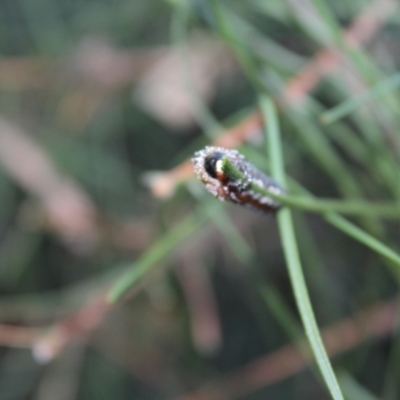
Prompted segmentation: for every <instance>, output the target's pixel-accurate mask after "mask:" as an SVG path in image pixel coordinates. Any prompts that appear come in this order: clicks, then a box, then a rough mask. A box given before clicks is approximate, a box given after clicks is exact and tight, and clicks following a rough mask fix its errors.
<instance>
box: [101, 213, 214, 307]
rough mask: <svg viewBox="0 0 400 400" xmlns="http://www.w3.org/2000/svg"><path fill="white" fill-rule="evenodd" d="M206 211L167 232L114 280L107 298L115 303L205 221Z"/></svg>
mask: <svg viewBox="0 0 400 400" xmlns="http://www.w3.org/2000/svg"><path fill="white" fill-rule="evenodd" d="M208 212H209V210H208V211H207V212H204V210H203V212H201V213H199V215H194V216H190V217H188V218H187V219H185V220H184V221H183V222H181V223H180V224H178V225H177V226H175V227H174V228H172V229H171V230H170V231H169V232H167V233H166V234H165V235H164V236H163V237H162V238H161V239H160V240H159V241H158V242H156V243H155V244H154V245H153V246H152V247H151V249H150V250H149V251H147V252H146V253H145V254H144V255H143V256H142V257H140V258H139V260H138V261H136V262H135V263H134V264H133V265H132V266H131V267H130V268H128V270H127V271H126V272H125V273H123V274H122V276H121V277H120V278H119V279H118V280H117V281H116V282H115V284H114V285H113V286H112V287H111V289H110V290H109V292H108V294H107V298H108V300H109V301H110V302H111V303H115V302H117V301H118V300H119V299H121V298H122V297H123V296H124V295H125V294H126V293H127V292H128V291H129V290H131V289H132V288H133V287H134V286H135V285H136V284H137V283H138V282H139V280H140V279H142V278H143V277H144V276H145V275H146V274H147V273H148V272H150V271H151V269H152V268H153V267H154V266H155V265H157V263H159V262H161V261H162V260H163V259H165V258H166V257H167V256H168V255H169V254H170V253H171V252H172V251H173V250H174V249H175V247H176V246H177V245H178V244H179V243H181V242H182V241H183V240H184V239H185V238H186V237H188V236H189V235H190V234H192V233H193V232H194V231H196V229H198V228H199V227H200V225H201V224H202V223H203V222H205V220H206V215H207V213H208Z"/></svg>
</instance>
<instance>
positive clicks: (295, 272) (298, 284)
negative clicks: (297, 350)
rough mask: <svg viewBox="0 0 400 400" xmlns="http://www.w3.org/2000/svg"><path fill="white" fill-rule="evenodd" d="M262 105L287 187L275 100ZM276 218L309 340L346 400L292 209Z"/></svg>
mask: <svg viewBox="0 0 400 400" xmlns="http://www.w3.org/2000/svg"><path fill="white" fill-rule="evenodd" d="M260 104H261V110H262V113H263V115H264V117H265V118H266V121H267V129H266V131H268V134H267V141H268V146H269V156H270V162H271V171H272V175H273V177H274V178H275V179H276V180H277V181H278V182H280V183H281V184H282V185H283V186H285V181H286V179H285V173H284V167H283V165H284V164H283V153H282V149H281V142H280V136H279V127H278V120H277V117H276V111H275V108H274V105H273V103H272V101H271V100H269V99H268V98H266V97H261V99H260ZM277 218H278V225H279V230H280V234H281V239H282V245H283V250H284V254H285V258H286V263H287V266H288V270H289V275H290V280H291V283H292V288H293V291H294V296H295V299H296V304H297V307H298V309H299V313H300V317H301V320H302V323H303V325H304V328H305V331H306V335H307V338H308V340H309V343H310V346H311V349H312V351H313V353H314V356H315V359H316V361H317V364H318V367H319V369H320V371H321V374H322V376H323V378H324V381H325V383H326V385H327V387H328V389H329V391H330V393H331V395H332V398H333V399H335V400H343V395H342V392H341V389H340V387H339V384H338V381H337V379H336V376H335V373H334V371H333V368H332V366H331V363H330V361H329V358H328V355H327V353H326V350H325V347H324V345H323V342H322V339H321V335H320V333H319V329H318V326H317V323H316V320H315V316H314V312H313V309H312V306H311V301H310V297H309V295H308V290H307V286H306V282H305V279H304V275H303V271H302V267H301V262H300V256H299V251H298V248H297V241H296V235H295V231H294V226H293V220H292V215H291V212H290V210H289V209H288V208H284V209H282V210H281V211H280V212H279V213H278V215H277Z"/></svg>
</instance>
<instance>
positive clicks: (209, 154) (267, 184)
mask: <svg viewBox="0 0 400 400" xmlns="http://www.w3.org/2000/svg"><path fill="white" fill-rule="evenodd" d="M192 162H193V165H194V171H195V172H196V174H197V176H198V177H199V179H200V180H201V181H202V182H203V183H204V185H205V187H206V189H207V190H208V191H209V192H210V193H211V194H212V195H213V196H215V197H217V198H218V199H220V200H226V201H230V202H232V203H236V204H240V205H243V206H245V207H248V208H251V209H255V210H260V211H262V212H265V213H271V212H275V211H277V210H278V209H279V208H280V203H278V202H277V201H275V200H273V199H272V198H271V197H269V196H266V195H262V194H260V193H258V192H256V191H254V190H253V187H254V185H255V186H258V187H260V188H264V189H267V190H269V191H273V192H274V193H277V194H284V190H283V189H282V188H281V187H280V186H279V185H278V184H277V183H276V182H275V181H274V180H273V179H272V178H270V177H269V176H267V175H265V174H264V173H262V172H261V171H259V170H258V169H257V168H255V167H254V166H253V165H251V164H250V163H248V162H246V161H245V159H244V156H243V155H241V154H240V153H239V152H238V151H237V150H230V149H224V148H222V147H213V146H207V147H206V148H205V149H203V150H200V151H198V152H196V153H195V154H194V157H193V158H192ZM228 163H230V164H231V165H232V166H233V167H234V168H235V169H236V171H237V173H236V174H235V173H234V172H232V170H231V169H230V168H228Z"/></svg>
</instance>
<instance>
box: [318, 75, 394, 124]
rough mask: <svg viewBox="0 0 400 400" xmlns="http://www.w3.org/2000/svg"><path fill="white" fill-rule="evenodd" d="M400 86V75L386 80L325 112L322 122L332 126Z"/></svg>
mask: <svg viewBox="0 0 400 400" xmlns="http://www.w3.org/2000/svg"><path fill="white" fill-rule="evenodd" d="M399 86H400V73H397V74H395V75H393V76H391V77H390V78H388V79H385V80H384V81H383V82H380V83H378V84H377V85H375V86H374V87H373V88H371V89H370V90H368V91H367V92H366V93H363V94H360V95H359V96H355V97H352V98H350V99H348V100H345V101H344V102H342V103H340V104H338V105H337V106H335V107H333V108H331V109H330V110H328V111H325V112H324V113H322V114H321V116H320V118H321V122H323V123H324V124H331V123H333V122H335V121H337V120H339V119H341V118H343V117H345V116H346V115H349V114H350V113H352V112H354V111H355V110H357V109H358V108H359V107H361V106H362V105H364V104H365V103H367V102H368V101H371V100H375V99H378V98H379V97H381V96H383V95H385V94H386V93H389V92H391V91H393V90H395V89H396V88H397V87H399Z"/></svg>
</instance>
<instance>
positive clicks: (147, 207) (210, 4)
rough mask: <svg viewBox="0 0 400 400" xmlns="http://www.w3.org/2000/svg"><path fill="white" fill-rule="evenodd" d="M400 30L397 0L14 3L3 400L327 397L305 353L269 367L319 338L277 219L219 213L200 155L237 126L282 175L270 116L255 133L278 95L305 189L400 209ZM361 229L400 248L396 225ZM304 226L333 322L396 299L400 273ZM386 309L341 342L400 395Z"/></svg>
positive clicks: (324, 226)
mask: <svg viewBox="0 0 400 400" xmlns="http://www.w3.org/2000/svg"><path fill="white" fill-rule="evenodd" d="M368 10H370V11H368ZM368 12H369V13H368ZM367 17H368V18H367ZM363 18H364V19H363ZM354 21H356V23H355V22H354ZM357 21H358V22H357ZM399 21H400V19H399V9H398V7H397V2H396V1H391V0H370V1H366V0H358V1H353V0H352V1H350V0H349V1H333V0H305V1H300V0H287V1H281V0H269V1H264V0H249V1H241V0H238V1H219V0H195V1H184V0H181V1H169V2H162V1H156V0H79V1H77V0H73V1H71V0H70V1H67V0H5V1H2V2H0V55H1V57H0V204H1V207H0V295H1V297H0V345H1V346H2V347H1V350H0V398H1V399H2V400H3V399H4V400H8V399H10V400H11V399H15V400H20V399H38V400H46V399H79V400H89V399H90V400H91V399H100V398H101V399H104V400H107V399H120V400H123V399H132V398H137V399H164V398H178V397H179V396H183V395H184V394H186V393H191V392H192V391H193V390H195V389H197V388H199V387H200V388H202V389H201V391H200V392H199V393H198V395H199V397H198V398H199V399H200V398H201V399H203V398H204V399H206V398H207V399H210V398H212V399H223V398H224V399H228V398H229V399H231V398H245V399H258V398H260V399H262V398H274V399H287V398H307V399H322V398H329V394H328V393H327V392H326V389H325V386H324V384H323V380H322V378H321V377H320V376H319V374H318V372H317V370H316V368H314V367H313V362H312V361H309V362H308V364H311V367H308V366H305V365H304V361H303V362H302V361H300V362H299V363H300V364H297V362H298V361H297V360H298V353H296V350H295V346H293V347H289V348H287V349H286V350H285V348H284V350H283V352H282V353H279V354H280V355H279V357H280V358H279V357H278V356H277V358H276V359H274V358H268V356H269V355H270V354H272V353H273V352H274V351H276V350H278V349H281V348H282V347H283V346H285V345H290V344H293V343H297V341H298V340H300V339H301V338H302V337H303V333H302V327H301V324H300V322H299V318H298V314H297V308H296V301H295V299H294V298H293V295H292V289H291V286H290V280H289V277H288V273H287V270H286V267H285V261H284V256H283V253H282V249H281V243H280V240H279V235H278V231H277V226H276V221H275V217H274V216H273V215H271V216H264V215H257V214H255V213H253V212H252V211H249V210H247V209H242V208H240V207H237V206H234V205H231V204H224V205H223V206H221V205H220V204H218V203H217V201H216V200H215V199H212V198H211V197H210V196H209V195H208V194H207V193H205V190H204V188H203V187H202V186H201V184H200V183H199V182H197V181H195V180H194V179H193V177H192V175H191V167H190V166H188V167H186V169H185V166H184V164H183V163H184V162H185V160H187V159H188V158H190V157H191V156H192V154H193V152H194V151H196V150H199V149H200V148H202V147H203V146H204V145H206V144H208V143H211V142H212V141H213V140H215V139H216V138H218V137H220V136H221V135H223V133H224V128H227V127H231V128H232V127H233V128H235V127H236V129H237V130H242V131H246V129H248V130H249V131H251V132H250V133H254V134H251V135H250V134H249V135H247V136H251V137H250V138H249V140H246V141H243V140H239V141H238V142H235V147H240V148H241V151H242V152H243V153H244V154H245V155H246V157H247V159H248V160H250V161H251V162H252V163H253V164H255V165H257V166H258V167H259V168H260V169H263V170H268V165H269V164H268V160H267V156H266V154H267V152H266V150H265V146H264V144H263V140H262V135H261V134H260V131H261V127H260V119H259V118H258V119H257V115H255V118H254V119H252V120H251V121H252V122H251V124H253V125H254V121H256V122H257V121H258V122H257V123H256V125H257V126H256V128H254V126H253V125H251V124H249V127H248V128H246V126H245V125H243V121H246V118H249V117H248V116H249V115H250V116H251V115H253V114H254V113H255V112H257V111H256V110H257V101H258V97H259V94H260V93H264V94H265V93H266V94H268V95H270V96H272V97H274V98H275V99H276V100H277V102H278V105H279V115H278V116H279V119H280V124H281V132H282V133H281V135H282V141H283V146H284V149H283V154H284V157H285V163H286V168H287V173H288V175H289V176H290V177H292V178H293V179H295V180H297V181H298V182H299V183H301V185H303V186H304V187H306V188H307V189H308V190H309V191H310V192H312V193H313V194H314V195H315V196H318V197H335V198H338V199H342V200H343V201H347V200H354V199H361V200H368V201H371V202H374V201H380V200H386V201H392V202H393V203H396V202H397V203H398V202H399V199H400V169H399V165H400V163H399V152H400V139H399V133H398V126H399V116H400V97H399V95H398V86H399V85H398V81H399V79H398V78H396V77H394V78H395V79H394V78H393V76H394V75H395V74H396V72H397V71H398V68H399V65H400V52H399V50H398V49H399V46H398V41H399V40H400V30H399ZM357 23H358V24H359V25H357ZM352 26H353V28H354V29H353V30H352V31H351V28H350V31H349V30H347V31H346V29H349V27H352ZM356 28H358V29H356ZM344 32H347V33H344ZM310 64H311V67H310ZM307 66H308V67H307ZM312 66H314V67H312ZM304 68H305V69H306V71H308V72H306V73H303V75H302V74H301V71H304ZM307 68H309V69H308V70H307ZM288 88H290V90H288ZM354 99H355V100H354ZM346 101H348V102H346ZM342 103H343V104H342ZM338 104H342V105H341V108H339V112H338V113H337V112H336V111H335V110H337V109H335V108H334V107H335V106H337V105H338ZM330 109H333V111H332V112H329V110H330ZM249 121H250V120H249ZM241 124H242V125H243V126H244V127H243V126H242V125H241ZM250 125H251V126H250ZM253 131H254V132H253ZM230 133H231V134H232V133H233V134H235V131H234V129H233V130H232V131H230ZM236 133H237V132H236ZM242 133H243V132H242ZM244 133H246V132H244ZM239 136H240V135H239ZM242 136H246V135H245V134H244V135H242ZM230 137H232V135H231V136H230ZM178 165H181V167H180V168H181V169H179V170H178V171H179V173H178V174H176V171H177V170H175V175H174V174H173V173H172V174H170V175H162V174H161V175H160V174H159V173H158V172H157V171H167V170H170V169H172V168H174V167H176V166H178ZM182 165H183V167H182ZM180 173H181V175H179V174H180ZM175 184H176V185H175ZM295 187H296V185H295V184H293V185H292V186H291V188H292V189H293V188H295ZM157 195H158V196H157ZM199 216H200V217H199ZM350 218H351V220H352V221H353V222H354V223H355V224H356V225H357V226H359V227H360V228H361V229H362V230H363V231H365V233H366V234H368V235H372V236H373V237H374V238H376V239H377V240H378V241H379V242H380V243H382V244H384V245H387V246H389V247H390V248H391V249H393V250H394V251H397V252H398V251H400V248H399V245H398V243H399V239H400V229H399V223H398V220H396V219H395V218H393V219H390V220H384V219H381V218H380V217H379V216H378V215H376V214H374V212H373V211H371V212H370V213H368V212H365V213H364V215H362V216H356V217H350ZM185 224H186V225H185ZM295 224H296V232H297V241H298V246H299V249H300V256H301V259H302V264H303V266H304V271H305V275H306V280H307V284H308V287H309V292H310V296H311V301H312V303H313V306H314V311H315V314H316V317H317V321H318V323H319V325H320V326H323V327H326V326H331V324H334V323H338V322H339V321H352V322H353V323H354V325H352V329H353V328H354V327H355V326H359V325H357V324H358V323H360V324H361V322H362V321H363V320H362V319H361V322H360V320H359V319H357V318H356V316H357V315H359V313H360V312H362V311H364V310H366V309H369V307H372V306H377V307H378V306H379V305H382V304H386V303H385V302H386V301H390V300H391V299H393V298H394V296H396V294H397V291H398V285H399V283H398V282H399V279H398V278H399V269H398V266H397V265H396V263H395V262H391V261H388V260H386V259H384V258H382V257H381V256H380V255H378V254H376V253H375V252H374V251H372V250H371V249H369V248H367V247H364V246H363V245H362V244H360V243H359V242H357V241H355V240H354V238H353V237H350V236H348V235H346V234H344V233H343V232H339V231H338V230H336V229H335V228H334V227H332V226H331V225H329V224H328V223H326V221H324V220H323V219H322V218H321V216H320V215H318V214H313V215H310V214H305V213H300V212H296V213H295ZM167 256H168V257H167ZM392 260H393V259H392ZM136 267H138V268H142V270H140V271H142V272H139V274H142V275H140V277H141V278H144V279H142V280H141V281H140V282H138V284H137V285H136V287H135V288H133V292H132V295H131V297H130V298H128V299H123V301H121V304H117V305H115V304H113V305H109V304H108V303H105V302H104V299H106V298H107V294H108V293H109V292H108V290H109V289H110V288H112V287H113V284H114V283H115V282H116V281H117V282H118V278H120V277H121V276H125V275H123V273H124V272H125V270H130V271H133V273H138V272H137V271H138V270H135V268H136ZM135 271H136V272H135ZM379 310H380V309H379V307H378V311H377V312H376V315H377V317H376V318H377V320H379V317H382V318H383V317H384V316H385V315H386V314H384V309H383V308H382V309H381V311H379ZM385 310H386V308H385ZM366 315H367V317H368V316H369V317H370V319H368V318H366V320H367V321H369V322H368V323H369V324H370V325H368V324H365V325H362V324H361V325H360V326H361V327H362V328H360V329H361V330H360V331H359V332H358V331H357V332H358V336H356V338H355V339H354V340H353V341H351V340H350V339H351V338H352V337H351V338H350V339H349V336H346V333H348V332H349V331H348V330H344V328H343V330H342V331H336V333H335V335H333V333H332V335H333V336H334V340H333V343H339V344H337V347H336V348H335V347H334V345H332V344H331V346H333V348H334V349H335V350H332V348H331V347H329V345H327V347H328V351H332V352H333V353H335V354H340V356H338V357H337V358H335V359H334V360H333V366H334V368H335V371H336V372H337V376H338V379H339V384H340V386H341V388H342V390H343V391H344V394H345V396H346V398H349V399H353V398H354V399H362V398H365V399H369V398H375V397H374V396H376V397H377V398H385V399H395V398H398V394H399V389H400V387H399V382H398V379H397V376H398V364H399V359H398V358H397V357H398V347H399V341H398V337H397V332H396V331H395V330H394V329H392V328H393V326H394V315H393V316H392V318H387V320H385V322H379V323H375V324H374V323H373V322H371V321H372V320H371V318H372V317H371V315H370V314H366ZM374 315H375V314H374ZM390 315H392V314H390ZM379 321H382V320H379ZM378 325H379V326H381V330H380V331H379V330H378V329H376V330H374V329H373V327H375V326H378ZM341 326H342V327H343V326H344V325H341ZM346 326H347V325H346ZM371 326H372V328H371ZM328 329H329V328H328ZM363 329H365V331H363ZM352 332H353V331H352ZM360 332H365V334H364V335H363V334H362V333H360ZM353 333H354V332H353ZM348 340H349V341H348ZM349 343H350V344H349ZM285 351H287V353H285ZM265 360H266V361H265ZM268 360H269V362H270V364H268V366H267V364H263V363H262V362H264V361H265V362H267V363H268ZM300 360H301V359H300ZM271 363H272V364H271ZM271 365H272V367H271ZM297 365H300V367H298V369H296V368H297V367H296V366H297ZM268 368H270V369H268ZM291 368H293V370H291ZM210 382H211V383H210ZM204 385H205V386H204ZM185 398H187V399H189V398H191V397H185Z"/></svg>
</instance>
